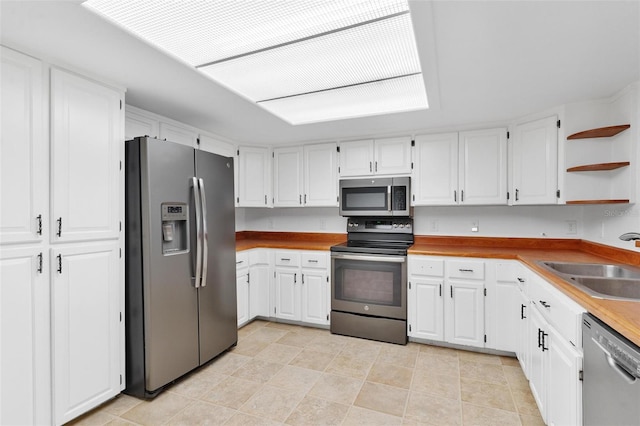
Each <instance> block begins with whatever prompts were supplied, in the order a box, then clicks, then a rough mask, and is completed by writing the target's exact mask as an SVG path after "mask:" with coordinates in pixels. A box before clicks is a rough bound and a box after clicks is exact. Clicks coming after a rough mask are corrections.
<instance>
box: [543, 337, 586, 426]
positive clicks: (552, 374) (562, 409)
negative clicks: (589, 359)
mask: <svg viewBox="0 0 640 426" xmlns="http://www.w3.org/2000/svg"><path fill="white" fill-rule="evenodd" d="M545 344H546V347H548V352H547V354H548V355H547V356H548V360H549V362H548V364H547V365H548V370H547V372H546V373H547V377H548V379H549V382H548V383H549V384H548V387H547V418H546V421H547V424H549V425H580V424H582V392H581V384H580V370H582V355H581V354H580V353H579V352H578V351H577V350H576V349H575V348H573V347H571V346H570V345H569V344H568V343H567V342H566V341H565V340H564V339H562V337H561V336H560V335H559V334H558V333H557V332H556V331H555V330H554V329H553V328H550V329H549V334H548V336H546V337H545Z"/></svg>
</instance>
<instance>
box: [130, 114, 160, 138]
mask: <svg viewBox="0 0 640 426" xmlns="http://www.w3.org/2000/svg"><path fill="white" fill-rule="evenodd" d="M159 124H160V123H159V122H158V120H156V119H155V118H152V117H148V116H146V115H144V114H140V113H138V112H136V111H131V109H129V107H125V114H124V139H125V140H131V139H133V138H135V137H138V136H151V137H152V138H157V137H158V136H159V135H160V128H159Z"/></svg>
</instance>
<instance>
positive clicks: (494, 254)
mask: <svg viewBox="0 0 640 426" xmlns="http://www.w3.org/2000/svg"><path fill="white" fill-rule="evenodd" d="M346 240H347V235H346V234H324V233H302V232H254V231H244V232H238V233H237V234H236V249H237V250H238V251H241V250H248V249H252V248H282V249H293V250H329V248H330V247H331V246H332V245H334V244H339V243H342V242H345V241H346ZM409 254H416V255H429V256H456V257H477V258H489V259H514V260H519V261H521V262H523V263H524V264H525V265H527V266H528V267H529V268H530V269H531V270H533V271H535V272H536V273H537V274H538V275H540V276H542V277H544V278H545V279H546V280H547V281H549V282H550V283H552V284H553V285H554V286H555V287H557V288H558V289H559V290H560V291H562V292H563V293H564V294H566V295H567V296H568V297H570V298H571V299H573V300H574V301H576V302H577V303H578V304H580V305H581V306H582V307H584V308H585V310H587V311H589V312H590V313H592V314H594V315H595V316H597V317H598V318H600V319H601V320H602V321H604V322H605V323H607V324H609V326H611V327H612V328H614V329H616V330H617V331H618V332H619V333H620V334H622V335H623V336H625V337H626V338H628V339H629V340H631V341H632V342H634V343H635V344H636V345H638V346H640V302H627V301H619V300H607V299H597V298H594V297H591V296H589V295H588V294H586V293H584V292H583V291H581V290H579V289H577V288H576V287H574V286H572V285H570V284H568V283H566V282H564V281H563V280H562V279H561V278H559V277H558V276H556V275H555V274H553V273H551V272H549V271H547V270H546V269H544V268H542V267H541V266H538V264H537V262H538V261H543V260H552V261H561V262H582V263H588V262H595V263H622V264H628V265H634V266H639V267H640V253H636V252H634V251H630V250H624V249H618V248H615V247H610V246H606V245H603V244H598V243H593V242H590V241H584V240H577V239H551V238H495V237H445V236H416V237H415V244H414V245H413V246H412V247H411V248H410V249H409Z"/></svg>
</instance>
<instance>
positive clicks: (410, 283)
mask: <svg viewBox="0 0 640 426" xmlns="http://www.w3.org/2000/svg"><path fill="white" fill-rule="evenodd" d="M409 290H411V281H409Z"/></svg>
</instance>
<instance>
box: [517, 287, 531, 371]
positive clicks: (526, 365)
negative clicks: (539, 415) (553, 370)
mask: <svg viewBox="0 0 640 426" xmlns="http://www.w3.org/2000/svg"><path fill="white" fill-rule="evenodd" d="M519 308H520V316H519V318H520V320H519V321H518V348H517V350H516V355H517V356H518V361H519V362H520V367H522V371H523V372H524V375H525V376H526V377H527V378H528V377H529V375H530V368H531V367H530V365H531V362H530V359H531V339H530V337H529V336H530V333H531V330H530V326H529V316H530V315H531V313H530V309H531V303H530V302H529V298H528V297H527V295H526V294H525V293H524V292H522V291H520V303H519Z"/></svg>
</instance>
